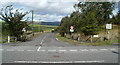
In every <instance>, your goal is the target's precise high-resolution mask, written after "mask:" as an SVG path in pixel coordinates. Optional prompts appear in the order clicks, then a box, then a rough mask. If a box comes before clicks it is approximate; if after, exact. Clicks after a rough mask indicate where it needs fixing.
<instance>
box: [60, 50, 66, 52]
mask: <svg viewBox="0 0 120 65" xmlns="http://www.w3.org/2000/svg"><path fill="white" fill-rule="evenodd" d="M59 51H60V52H63V51H64V52H65V51H67V50H59Z"/></svg>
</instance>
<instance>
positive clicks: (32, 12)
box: [31, 10, 34, 36]
mask: <svg viewBox="0 0 120 65" xmlns="http://www.w3.org/2000/svg"><path fill="white" fill-rule="evenodd" d="M31 12H32V35H33V36H34V29H33V27H34V22H33V10H31Z"/></svg>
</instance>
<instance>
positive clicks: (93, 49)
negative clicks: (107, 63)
mask: <svg viewBox="0 0 120 65" xmlns="http://www.w3.org/2000/svg"><path fill="white" fill-rule="evenodd" d="M90 51H98V50H97V49H90Z"/></svg>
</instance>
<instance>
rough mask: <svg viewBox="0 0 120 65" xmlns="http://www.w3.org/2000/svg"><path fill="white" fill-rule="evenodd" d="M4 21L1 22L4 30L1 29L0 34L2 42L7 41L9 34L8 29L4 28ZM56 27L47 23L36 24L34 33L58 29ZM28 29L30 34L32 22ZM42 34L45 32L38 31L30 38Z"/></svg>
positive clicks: (0, 41)
mask: <svg viewBox="0 0 120 65" xmlns="http://www.w3.org/2000/svg"><path fill="white" fill-rule="evenodd" d="M2 23H3V24H4V22H0V24H1V27H0V28H1V29H0V30H1V31H2V32H1V31H0V35H1V36H0V43H2V42H7V36H8V34H9V32H8V30H5V29H3V30H2ZM56 28H57V26H47V25H38V24H34V27H33V30H34V33H38V32H41V31H51V30H52V29H56ZM27 31H29V33H27V35H30V34H31V33H32V24H30V25H29V27H28V28H27ZM41 34H43V33H38V34H36V35H35V36H31V37H30V38H29V39H31V38H33V37H36V36H38V35H41ZM13 42H14V41H13Z"/></svg>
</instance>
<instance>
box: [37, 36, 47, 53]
mask: <svg viewBox="0 0 120 65" xmlns="http://www.w3.org/2000/svg"><path fill="white" fill-rule="evenodd" d="M45 38H46V36H45V37H44V38H43V39H42V41H41V42H40V45H42V44H43V41H44V39H45ZM40 49H41V46H40V47H38V49H37V51H39V50H40Z"/></svg>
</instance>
